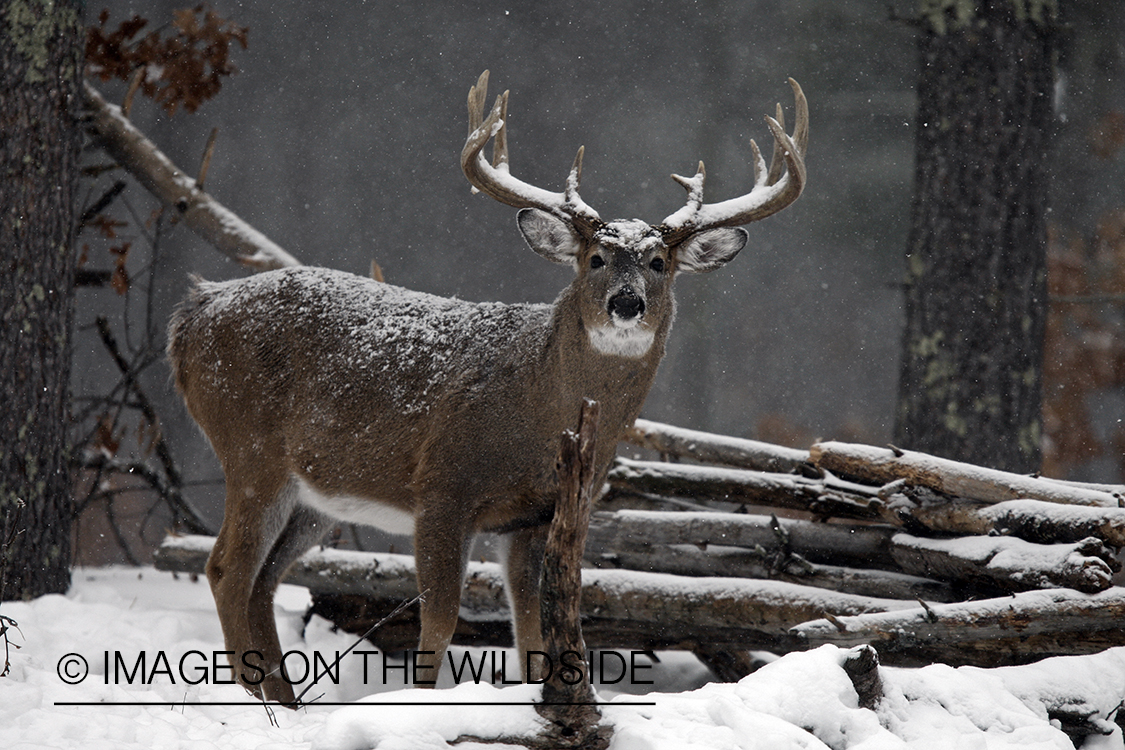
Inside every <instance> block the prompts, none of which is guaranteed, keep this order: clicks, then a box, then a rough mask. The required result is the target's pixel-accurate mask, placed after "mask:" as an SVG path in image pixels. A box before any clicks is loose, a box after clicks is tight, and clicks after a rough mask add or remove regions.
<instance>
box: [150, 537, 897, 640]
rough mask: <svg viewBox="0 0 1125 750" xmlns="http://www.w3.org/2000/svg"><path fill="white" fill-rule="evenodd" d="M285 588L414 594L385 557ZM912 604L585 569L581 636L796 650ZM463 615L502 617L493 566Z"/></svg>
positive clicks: (312, 567) (406, 567)
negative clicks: (811, 627) (803, 638)
mask: <svg viewBox="0 0 1125 750" xmlns="http://www.w3.org/2000/svg"><path fill="white" fill-rule="evenodd" d="M212 543H213V539H211V538H210V537H194V536H182V537H167V538H165V540H164V543H163V544H162V545H161V546H160V547H159V548H158V549H157V551H156V554H155V556H154V559H155V564H156V567H157V569H159V570H169V571H178V572H183V573H200V572H202V571H203V569H204V566H205V564H206V560H207V555H208V554H209V552H210V548H211V545H212ZM284 581H285V582H286V583H297V584H298V585H304V586H307V587H308V588H309V590H310V592H313V593H315V594H350V595H356V594H359V595H362V596H364V597H367V598H370V599H372V600H376V601H386V600H391V601H393V602H394V603H395V604H398V603H401V602H402V601H404V600H407V599H410V598H412V597H413V596H416V595H417V586H416V584H415V580H414V559H413V558H412V557H410V556H408V555H395V554H391V553H371V552H367V553H365V552H352V551H342V550H331V549H316V550H312V551H310V552H308V553H307V554H305V555H304V556H303V557H301V558H300V559H299V560H298V561H297V562H296V563H294V565H293V567H292V568H291V569H290V570H289V573H288V574H287V576H286V578H285V579H284ZM914 606H915V605H914V603H913V602H911V601H902V600H895V599H884V598H877V597H865V596H856V595H851V594H844V593H838V592H833V591H825V590H823V589H818V588H813V587H810V586H801V585H797V584H791V583H784V582H780V581H755V580H746V579H740V578H686V577H683V576H674V575H668V574H663V573H643V572H637V571H632V570H591V569H584V570H583V571H582V603H581V612H582V629H583V633H584V635H585V637H586V641H587V644H588V645H589V646H590V647H592V648H634V649H642V650H648V649H657V648H683V649H692V648H695V647H696V646H697V645H699V644H712V645H715V646H722V647H726V648H740V649H760V650H772V651H775V652H777V653H785V652H786V651H789V650H792V648H793V647H794V645H795V644H796V641H795V640H794V639H793V638H792V637H791V636H790V635H789V628H790V627H791V626H792V625H793V624H794V623H799V622H805V621H808V620H811V619H813V618H816V617H820V616H822V615H823V614H824V613H825V612H827V613H830V614H833V615H836V614H839V615H854V614H860V613H864V612H877V611H889V610H893V609H908V608H911V607H914ZM461 616H462V618H463V619H465V620H466V621H468V622H470V623H479V622H482V621H495V620H503V619H506V618H507V617H508V603H507V600H506V598H505V596H504V591H503V583H502V576H501V574H500V567H499V566H498V565H496V564H495V563H481V562H470V563H469V575H468V577H467V579H466V584H465V589H464V591H463V593H462V603H461ZM376 621H377V620H376ZM369 625H370V623H369ZM373 640H374V641H375V642H376V643H377V644H379V645H380V646H381V647H384V648H387V649H388V650H394V649H393V648H392V647H391V646H390V645H387V644H382V643H381V642H380V641H379V633H375V634H374V636H373ZM455 642H456V641H455ZM415 645H416V642H414V643H410V644H408V646H407V647H409V648H414V647H415ZM398 648H399V649H401V648H403V646H402V645H399V646H398Z"/></svg>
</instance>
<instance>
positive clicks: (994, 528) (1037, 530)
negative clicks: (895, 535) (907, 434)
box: [889, 488, 1125, 548]
mask: <svg viewBox="0 0 1125 750" xmlns="http://www.w3.org/2000/svg"><path fill="white" fill-rule="evenodd" d="M897 497H898V496H895V498H897ZM908 497H909V500H908V501H906V502H903V503H895V502H894V500H893V499H892V501H891V502H890V503H889V506H890V507H891V508H892V509H894V511H895V512H896V513H898V514H900V516H902V517H903V518H904V519H905V518H907V517H908V518H909V519H911V520H912V521H914V522H916V523H918V524H921V525H922V526H925V527H926V528H928V529H930V530H932V531H937V532H944V533H953V534H980V535H983V534H993V533H996V534H1005V535H1010V536H1017V537H1019V538H1020V539H1024V540H1026V541H1029V542H1039V543H1045V544H1052V543H1061V542H1077V541H1079V540H1081V539H1085V538H1086V537H1091V536H1093V537H1097V538H1098V539H1101V540H1102V541H1103V542H1105V543H1106V544H1108V545H1110V546H1111V547H1118V548H1120V547H1125V508H1101V507H1090V506H1083V505H1061V504H1059V503H1050V502H1044V501H1042V500H1005V501H1003V502H999V503H981V502H976V501H972V500H964V499H960V498H948V497H945V496H940V495H937V494H935V493H933V492H932V491H930V490H928V489H925V488H915V489H914V490H911V491H910V492H909V495H908Z"/></svg>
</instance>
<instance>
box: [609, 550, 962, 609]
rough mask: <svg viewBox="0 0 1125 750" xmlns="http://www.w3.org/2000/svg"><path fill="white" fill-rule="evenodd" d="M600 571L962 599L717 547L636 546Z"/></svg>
mask: <svg viewBox="0 0 1125 750" xmlns="http://www.w3.org/2000/svg"><path fill="white" fill-rule="evenodd" d="M593 564H594V565H595V566H597V567H599V568H625V569H628V570H642V571H650V572H654V573H656V572H659V573H672V574H675V575H682V576H737V577H739V578H758V579H770V580H775V581H787V582H789V583H799V584H802V585H804V586H816V587H818V588H822V589H828V590H830V591H841V592H846V593H849V594H857V595H859V596H874V597H881V598H889V599H927V600H930V601H939V602H951V601H957V600H958V599H960V598H961V597H960V596H958V595H957V594H956V593H955V590H954V587H953V586H952V585H950V584H949V583H945V582H942V581H935V580H933V579H932V578H923V577H921V576H916V575H907V574H904V573H897V572H894V571H886V570H874V569H866V568H848V567H842V566H839V565H824V564H822V563H814V562H809V561H808V560H805V559H804V558H802V557H801V556H799V555H792V554H785V553H783V552H780V551H777V550H775V551H774V552H773V553H771V552H769V551H767V550H764V549H759V550H751V549H745V548H743V547H725V546H721V545H713V546H710V547H708V548H707V549H706V550H703V549H700V548H699V547H697V546H695V545H691V544H651V545H648V544H644V543H631V544H627V545H624V546H622V547H621V548H619V549H617V550H616V551H614V552H612V553H606V554H604V555H601V556H599V557H598V558H597V559H595V560H593Z"/></svg>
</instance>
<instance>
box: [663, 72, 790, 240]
mask: <svg viewBox="0 0 1125 750" xmlns="http://www.w3.org/2000/svg"><path fill="white" fill-rule="evenodd" d="M789 85H790V86H792V87H793V95H794V97H795V98H796V100H797V114H796V120H797V123H796V126H795V127H794V130H793V135H792V136H789V135H788V134H787V133H786V132H785V118H784V116H783V115H782V112H781V105H780V104H778V105H777V118H776V119H774V118H773V117H768V116H767V117H766V123H767V124H768V125H769V128H770V132H771V133H773V141H774V144H773V157H772V158H771V159H770V166H769V169H768V170H767V169H766V163H765V160H764V159H763V158H762V153H761V151H759V150H758V144H756V143H755V142H754V141H753V140H751V141H750V148H751V149H752V150H753V152H754V187H753V188H752V189H751V190H750V192H749V193H747V194H746V195H742V196H739V197H738V198H731V199H730V200H726V201H722V202H721V203H704V202H703V181H704V178H705V177H706V173H705V170H704V169H703V162H699V169H698V171H696V173H695V176H694V177H690V178H688V177H681V176H680V175H677V174H674V175H672V179H673V180H675V181H676V182H678V183H680V184H681V185H683V186H684V188H685V189H686V190H687V191H688V198H687V203H686V204H685V205H684V207H683V208H681V209H680V210H678V211H676V212H675V213H673V214H672V215H670V216H669V217H668V218H666V219H665V220H664V221H662V222H661V223H660V224H658V225H657V226H656V228H657V229H659V230H660V232H661V233H662V234H663V235H664V242H665V243H666V244H667V245H668V246H669V247H670V246H672V245H677V244H679V243H680V242H683V241H684V240H685V239H686V238H687V237H688V236H690V235H692V234H695V233H696V232H701V231H703V230H704V229H711V228H714V227H733V226H739V225H741V224H749V223H750V222H752V221H758V220H759V219H764V218H766V217H767V216H769V215H771V214H775V213H777V212H778V211H780V210H781V209H783V208H785V207H786V206H788V205H789V204H790V203H792V202H793V201H795V200H797V197H798V196H799V195H800V194H801V191H802V190H803V189H804V187H805V151H806V149H807V148H808V141H809V105H808V102H806V101H805V94H804V92H802V91H801V87H800V85H799V84H798V83H797V82H796V81H794V80H793V79H792V78H790V79H789ZM783 166H784V168H785V176H784V177H782V167H783Z"/></svg>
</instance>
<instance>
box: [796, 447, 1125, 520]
mask: <svg viewBox="0 0 1125 750" xmlns="http://www.w3.org/2000/svg"><path fill="white" fill-rule="evenodd" d="M809 454H810V457H811V459H812V462H813V464H814V465H816V466H817V467H818V468H820V469H823V470H825V471H828V472H831V473H832V474H835V475H838V476H841V477H847V478H849V479H855V480H857V481H860V482H868V483H871V484H878V485H886V484H890V483H891V482H898V481H904V482H905V483H907V484H917V485H922V486H924V487H929V488H930V489H932V490H936V491H938V492H943V493H945V494H947V495H953V496H955V497H964V498H968V499H970V500H981V501H984V502H992V503H998V502H1002V501H1004V500H1021V499H1030V500H1045V501H1047V502H1052V503H1064V504H1067V505H1089V506H1096V507H1102V508H1117V507H1121V506H1122V505H1125V495H1122V494H1121V493H1116V494H1115V493H1111V492H1105V491H1102V490H1098V489H1090V488H1088V487H1082V486H1076V485H1074V484H1071V483H1066V482H1059V481H1054V480H1051V479H1044V478H1041V477H1031V476H1025V475H1022V474H1011V473H1009V472H1006V471H998V470H996V469H986V468H984V467H980V466H974V465H972V464H966V463H961V462H959V461H951V460H949V459H944V458H938V457H936V456H931V455H928V454H926V453H916V452H914V451H904V450H899V449H897V448H895V449H888V448H875V447H872V446H869V445H856V444H853V443H836V442H827V443H817V444H816V445H814V446H813V447H812V449H811V450H810V451H809Z"/></svg>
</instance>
